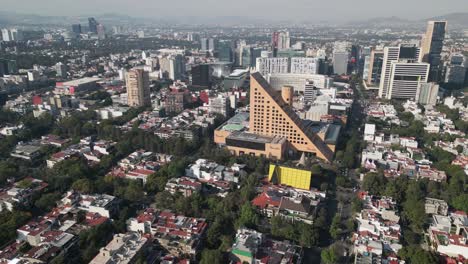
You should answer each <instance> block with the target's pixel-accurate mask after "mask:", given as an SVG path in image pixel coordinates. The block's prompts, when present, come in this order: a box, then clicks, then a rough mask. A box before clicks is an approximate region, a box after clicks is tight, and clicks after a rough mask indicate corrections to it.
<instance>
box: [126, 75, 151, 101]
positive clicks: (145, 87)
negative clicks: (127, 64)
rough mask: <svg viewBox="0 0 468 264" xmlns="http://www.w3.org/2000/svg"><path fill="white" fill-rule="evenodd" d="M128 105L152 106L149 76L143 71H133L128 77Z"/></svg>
mask: <svg viewBox="0 0 468 264" xmlns="http://www.w3.org/2000/svg"><path fill="white" fill-rule="evenodd" d="M125 79H126V84H127V96H128V105H129V106H131V107H140V106H149V105H151V98H150V87H149V74H148V72H145V71H144V70H142V69H132V70H130V71H128V72H127V76H126V78H125Z"/></svg>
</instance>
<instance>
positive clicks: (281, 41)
mask: <svg viewBox="0 0 468 264" xmlns="http://www.w3.org/2000/svg"><path fill="white" fill-rule="evenodd" d="M290 47H291V38H290V37H289V31H285V32H279V34H278V49H279V50H282V49H289V48H290Z"/></svg>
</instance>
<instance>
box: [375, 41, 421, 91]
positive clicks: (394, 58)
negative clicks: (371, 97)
mask: <svg viewBox="0 0 468 264" xmlns="http://www.w3.org/2000/svg"><path fill="white" fill-rule="evenodd" d="M399 61H402V62H407V63H408V62H421V58H420V49H419V48H418V47H416V46H415V45H400V46H397V47H385V48H384V55H383V62H382V73H381V76H380V86H379V97H381V98H388V97H391V94H390V93H389V90H390V79H391V73H392V63H393V62H399Z"/></svg>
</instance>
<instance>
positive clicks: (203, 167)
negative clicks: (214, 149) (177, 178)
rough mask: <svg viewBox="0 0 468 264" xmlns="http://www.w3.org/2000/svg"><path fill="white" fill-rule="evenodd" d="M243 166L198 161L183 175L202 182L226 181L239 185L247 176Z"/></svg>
mask: <svg viewBox="0 0 468 264" xmlns="http://www.w3.org/2000/svg"><path fill="white" fill-rule="evenodd" d="M244 168H245V165H244V164H233V165H232V166H230V167H227V166H223V165H220V164H218V163H216V162H214V161H210V160H206V159H198V160H197V161H195V163H194V164H192V165H190V166H189V167H188V168H187V169H186V170H185V175H186V176H188V177H192V178H195V179H198V180H200V181H204V182H216V181H228V182H235V183H239V182H240V180H242V178H243V177H245V176H246V175H247V173H246V172H245V171H244Z"/></svg>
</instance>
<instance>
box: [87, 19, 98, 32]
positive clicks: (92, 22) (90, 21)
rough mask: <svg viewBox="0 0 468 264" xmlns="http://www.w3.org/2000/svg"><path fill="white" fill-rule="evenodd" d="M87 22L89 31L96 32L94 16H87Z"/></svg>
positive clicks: (96, 23) (96, 24)
mask: <svg viewBox="0 0 468 264" xmlns="http://www.w3.org/2000/svg"><path fill="white" fill-rule="evenodd" d="M88 24H89V32H92V33H97V26H98V22H97V21H96V19H94V17H90V18H88Z"/></svg>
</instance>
